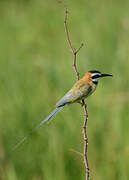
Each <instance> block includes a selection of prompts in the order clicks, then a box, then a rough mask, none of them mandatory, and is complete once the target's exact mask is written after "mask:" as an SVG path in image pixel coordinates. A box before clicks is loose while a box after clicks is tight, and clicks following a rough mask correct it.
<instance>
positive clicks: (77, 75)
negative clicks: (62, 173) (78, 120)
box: [64, 8, 90, 180]
mask: <svg viewBox="0 0 129 180" xmlns="http://www.w3.org/2000/svg"><path fill="white" fill-rule="evenodd" d="M67 18H68V9H67V8H66V11H65V19H64V26H65V31H66V38H67V41H68V45H69V48H70V50H71V52H72V54H73V65H72V66H73V70H74V72H75V74H76V78H77V80H79V72H78V70H77V65H76V56H77V53H78V52H79V51H80V49H81V48H82V47H83V43H82V44H81V45H80V47H79V48H78V49H77V50H76V49H75V48H73V46H72V43H71V41H70V38H69V31H68V27H67ZM82 105H83V109H84V124H83V136H84V155H83V156H84V164H85V169H86V180H89V178H90V176H89V175H90V174H89V173H90V170H89V166H88V158H87V146H88V138H87V132H86V127H87V120H88V112H87V105H86V103H85V101H84V100H82Z"/></svg>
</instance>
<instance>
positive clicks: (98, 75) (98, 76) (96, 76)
mask: <svg viewBox="0 0 129 180" xmlns="http://www.w3.org/2000/svg"><path fill="white" fill-rule="evenodd" d="M97 78H100V74H96V75H93V76H92V79H97Z"/></svg>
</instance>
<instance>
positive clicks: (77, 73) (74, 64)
mask: <svg viewBox="0 0 129 180" xmlns="http://www.w3.org/2000/svg"><path fill="white" fill-rule="evenodd" d="M67 18H68V9H67V8H66V11H65V19H64V26H65V31H66V38H67V41H68V45H69V48H70V50H71V52H72V54H73V65H72V66H73V69H74V72H75V74H76V78H77V80H79V72H78V71H77V66H76V55H77V53H78V52H79V51H80V49H81V48H82V47H83V43H82V44H81V45H80V47H79V48H78V49H77V50H76V49H74V48H73V46H72V43H71V41H70V38H69V31H68V27H67Z"/></svg>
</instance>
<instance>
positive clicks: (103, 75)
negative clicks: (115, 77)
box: [101, 74, 112, 77]
mask: <svg viewBox="0 0 129 180" xmlns="http://www.w3.org/2000/svg"><path fill="white" fill-rule="evenodd" d="M106 76H112V75H111V74H101V77H106Z"/></svg>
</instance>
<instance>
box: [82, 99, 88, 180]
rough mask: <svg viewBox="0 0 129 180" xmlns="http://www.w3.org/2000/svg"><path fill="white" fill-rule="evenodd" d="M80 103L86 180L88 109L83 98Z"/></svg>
mask: <svg viewBox="0 0 129 180" xmlns="http://www.w3.org/2000/svg"><path fill="white" fill-rule="evenodd" d="M82 103H83V110H84V123H83V136H84V164H85V167H86V180H89V175H90V169H89V165H88V159H87V147H88V138H87V121H88V111H87V105H86V103H85V101H84V100H82Z"/></svg>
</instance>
